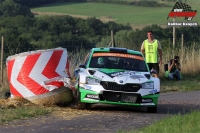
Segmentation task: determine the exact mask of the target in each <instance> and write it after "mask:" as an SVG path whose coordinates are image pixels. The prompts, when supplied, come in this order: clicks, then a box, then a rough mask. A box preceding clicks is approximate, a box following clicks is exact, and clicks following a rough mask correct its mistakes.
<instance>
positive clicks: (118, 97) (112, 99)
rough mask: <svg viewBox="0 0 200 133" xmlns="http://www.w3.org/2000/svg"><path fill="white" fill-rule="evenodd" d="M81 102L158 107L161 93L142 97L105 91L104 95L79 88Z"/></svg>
mask: <svg viewBox="0 0 200 133" xmlns="http://www.w3.org/2000/svg"><path fill="white" fill-rule="evenodd" d="M79 92H80V101H81V102H84V103H103V104H118V105H129V106H146V107H148V106H157V103H158V98H159V93H156V94H149V95H145V96H141V95H140V94H138V93H130V92H123V91H103V93H102V94H100V93H98V92H94V91H90V90H85V89H83V88H79Z"/></svg>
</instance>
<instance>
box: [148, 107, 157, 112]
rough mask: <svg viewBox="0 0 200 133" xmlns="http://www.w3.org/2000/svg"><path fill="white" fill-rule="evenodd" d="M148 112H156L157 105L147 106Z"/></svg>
mask: <svg viewBox="0 0 200 133" xmlns="http://www.w3.org/2000/svg"><path fill="white" fill-rule="evenodd" d="M147 112H148V113H157V106H156V107H147Z"/></svg>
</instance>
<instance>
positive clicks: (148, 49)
mask: <svg viewBox="0 0 200 133" xmlns="http://www.w3.org/2000/svg"><path fill="white" fill-rule="evenodd" d="M140 51H141V52H142V54H143V55H144V57H145V60H146V62H147V64H148V66H149V70H150V71H152V70H155V71H156V73H157V74H156V75H155V74H154V75H155V77H158V74H159V65H162V49H161V44H160V42H159V41H158V40H157V39H155V38H154V37H153V31H148V32H147V39H146V40H144V41H143V43H142V46H141V50H140ZM158 57H159V58H158Z"/></svg>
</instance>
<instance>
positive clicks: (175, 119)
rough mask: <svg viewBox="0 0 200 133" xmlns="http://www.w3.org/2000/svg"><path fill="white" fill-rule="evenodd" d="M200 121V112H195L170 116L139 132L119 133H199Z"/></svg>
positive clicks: (125, 132) (120, 132) (124, 132)
mask: <svg viewBox="0 0 200 133" xmlns="http://www.w3.org/2000/svg"><path fill="white" fill-rule="evenodd" d="M199 119H200V112H199V111H193V112H191V113H189V114H186V115H181V114H178V115H176V116H169V117H167V118H164V119H162V120H160V121H157V122H156V123H154V124H152V125H151V126H148V127H145V128H142V129H139V130H132V131H128V132H127V131H119V132H118V133H199V131H200V121H199Z"/></svg>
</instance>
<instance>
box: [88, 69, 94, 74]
mask: <svg viewBox="0 0 200 133" xmlns="http://www.w3.org/2000/svg"><path fill="white" fill-rule="evenodd" d="M88 72H89V73H90V75H94V74H95V72H96V71H95V70H88Z"/></svg>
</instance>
